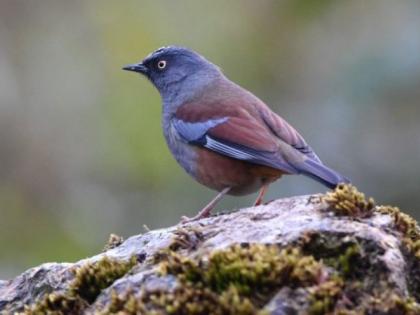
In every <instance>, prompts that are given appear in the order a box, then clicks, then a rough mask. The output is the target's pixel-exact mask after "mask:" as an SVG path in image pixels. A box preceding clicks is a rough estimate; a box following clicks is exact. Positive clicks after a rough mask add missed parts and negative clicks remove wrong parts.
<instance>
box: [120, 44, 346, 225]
mask: <svg viewBox="0 0 420 315" xmlns="http://www.w3.org/2000/svg"><path fill="white" fill-rule="evenodd" d="M123 69H124V70H128V71H134V72H139V73H141V74H142V75H144V76H146V77H147V78H148V79H149V80H150V81H151V82H152V83H153V84H154V86H155V87H156V88H157V89H158V90H159V92H160V95H161V97H162V103H163V111H162V127H163V133H164V135H165V139H166V142H167V144H168V146H169V149H170V150H171V152H172V154H173V155H174V157H175V159H176V160H177V161H178V163H179V164H180V165H181V166H182V167H183V168H184V169H185V171H186V172H187V173H188V174H190V175H191V176H192V177H194V178H195V179H196V180H197V181H198V182H199V183H201V184H203V185H205V186H207V187H209V188H211V189H214V190H217V191H219V194H218V195H217V196H216V197H215V198H214V199H213V200H212V201H211V202H210V203H209V204H208V205H207V206H205V207H204V208H203V209H202V210H201V211H200V212H199V213H198V214H197V215H196V216H195V217H193V218H191V219H190V218H187V217H183V220H184V221H187V220H196V219H199V218H203V217H206V216H208V215H209V214H210V211H211V210H212V209H213V208H214V206H215V205H216V203H217V202H218V201H219V200H220V199H221V198H222V197H223V195H225V194H230V195H246V194H250V193H252V192H255V191H257V190H258V189H260V192H259V194H258V197H257V200H256V201H255V205H259V204H261V203H262V201H263V197H264V194H265V192H266V191H267V187H268V185H269V184H271V183H272V182H274V181H275V180H277V179H279V178H280V177H281V176H282V175H289V174H303V175H306V176H309V177H311V178H312V179H314V180H316V181H318V182H320V183H322V184H324V185H325V186H327V187H329V188H334V187H335V186H336V185H337V184H339V183H342V182H348V180H347V179H346V178H345V177H343V176H342V175H340V174H339V173H337V172H336V171H334V170H332V169H331V168H328V167H327V166H325V165H324V164H323V163H322V162H321V160H320V159H319V158H318V156H317V155H316V154H315V152H314V151H313V150H312V148H311V147H310V146H309V145H308V144H307V143H306V142H305V140H304V139H303V138H302V136H301V135H300V134H299V133H298V132H297V131H296V130H295V129H294V128H293V127H292V126H291V125H289V124H288V123H287V122H286V121H285V120H284V119H283V118H281V117H280V116H278V115H277V114H276V113H274V112H273V111H271V109H270V108H269V107H268V106H267V105H266V104H265V103H264V102H262V101H261V100H260V99H258V98H257V97H256V96H255V95H253V94H252V93H250V92H249V91H247V90H245V89H244V88H242V87H240V86H239V85H237V84H235V83H234V82H232V81H230V80H229V79H228V78H226V76H225V75H224V74H223V73H222V71H221V70H220V69H219V67H217V66H216V65H214V64H213V63H211V62H210V61H208V60H207V59H205V58H204V57H203V56H201V55H200V54H198V53H196V52H194V51H192V50H190V49H187V48H183V47H176V46H168V47H162V48H159V49H157V50H156V51H154V52H152V53H151V54H150V55H148V56H147V57H146V58H145V59H144V60H143V61H141V62H140V63H135V64H130V65H127V66H125V67H124V68H123Z"/></svg>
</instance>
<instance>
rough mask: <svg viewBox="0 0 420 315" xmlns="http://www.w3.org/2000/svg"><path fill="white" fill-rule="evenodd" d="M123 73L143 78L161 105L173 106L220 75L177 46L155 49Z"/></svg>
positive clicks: (198, 58)
mask: <svg viewBox="0 0 420 315" xmlns="http://www.w3.org/2000/svg"><path fill="white" fill-rule="evenodd" d="M123 69H124V70H128V71H135V72H139V73H141V74H142V75H144V76H146V77H147V78H148V79H149V80H150V81H151V82H152V83H153V84H154V86H155V87H156V88H157V89H158V90H159V93H160V94H161V96H162V98H163V101H164V105H165V104H168V103H172V105H174V106H175V103H177V104H180V103H183V102H185V101H187V100H188V99H189V98H191V97H193V96H194V95H196V93H198V92H200V91H201V90H202V89H203V88H204V87H205V86H207V85H208V84H209V83H210V82H212V81H213V80H214V79H216V78H218V77H219V76H220V75H221V72H220V70H219V68H218V67H217V66H215V65H214V64H212V63H211V62H210V61H208V60H206V59H205V58H204V57H203V56H201V55H200V54H198V53H196V52H194V51H192V50H190V49H188V48H183V47H177V46H167V47H162V48H159V49H157V50H155V51H154V52H152V53H151V54H150V55H148V56H147V57H146V58H145V59H144V60H143V61H141V62H139V63H136V64H131V65H127V66H125V67H124V68H123Z"/></svg>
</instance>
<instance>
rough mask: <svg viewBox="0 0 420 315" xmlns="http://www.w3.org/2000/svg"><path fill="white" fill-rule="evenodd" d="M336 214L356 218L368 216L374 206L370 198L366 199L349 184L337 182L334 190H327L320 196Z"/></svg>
mask: <svg viewBox="0 0 420 315" xmlns="http://www.w3.org/2000/svg"><path fill="white" fill-rule="evenodd" d="M321 199H322V201H324V202H325V203H326V204H327V205H328V208H327V209H328V210H332V211H333V212H334V213H335V214H336V215H338V216H350V217H355V218H356V217H357V218H366V217H370V216H371V215H372V214H373V210H374V208H375V201H374V200H373V199H372V198H368V199H366V197H365V195H364V194H363V193H361V192H359V191H358V190H357V188H356V187H354V186H353V185H350V184H339V185H338V186H337V187H336V188H335V190H333V191H331V192H327V193H326V194H325V195H324V196H322V197H321Z"/></svg>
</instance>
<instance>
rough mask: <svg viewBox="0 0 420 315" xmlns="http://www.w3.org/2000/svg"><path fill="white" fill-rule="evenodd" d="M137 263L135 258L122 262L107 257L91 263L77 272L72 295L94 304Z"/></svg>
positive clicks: (71, 291)
mask: <svg viewBox="0 0 420 315" xmlns="http://www.w3.org/2000/svg"><path fill="white" fill-rule="evenodd" d="M135 263H136V260H135V258H132V259H131V260H130V261H127V262H121V261H118V260H114V259H110V258H108V257H107V256H105V257H104V258H102V259H101V260H99V261H98V262H96V263H89V264H86V265H83V266H82V267H80V268H78V269H76V270H75V279H74V280H73V282H72V284H71V285H70V289H69V290H70V295H73V296H80V297H81V298H82V299H84V300H86V301H87V302H88V303H92V302H93V301H94V300H95V299H96V297H97V296H98V295H99V293H101V291H102V290H103V289H105V288H107V287H109V286H110V285H111V284H112V283H113V282H114V281H115V280H117V279H119V278H121V277H122V276H124V275H125V274H126V273H127V272H128V271H129V270H130V269H131V268H132V267H133V266H134V264H135Z"/></svg>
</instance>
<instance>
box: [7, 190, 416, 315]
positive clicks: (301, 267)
mask: <svg viewBox="0 0 420 315" xmlns="http://www.w3.org/2000/svg"><path fill="white" fill-rule="evenodd" d="M419 270H420V230H419V227H418V225H417V223H416V222H415V221H414V220H413V219H412V218H410V217H409V216H408V215H406V214H404V213H402V212H401V211H400V210H399V209H398V208H394V207H390V206H376V205H375V202H374V201H373V199H371V198H369V199H366V198H365V197H364V195H363V194H362V193H360V192H358V191H357V189H356V188H355V187H353V186H349V185H340V186H339V187H337V189H336V190H335V191H332V192H329V193H327V194H325V195H317V196H301V197H292V198H287V199H281V200H277V201H274V202H272V203H270V204H268V205H265V206H260V207H255V208H247V209H242V210H239V211H237V212H234V213H230V214H223V215H218V216H213V217H210V218H207V219H203V220H201V221H197V222H192V223H188V224H185V225H178V226H175V227H171V228H167V229H162V230H157V231H150V232H148V233H146V234H144V235H138V236H133V237H131V238H129V239H127V240H126V241H122V239H121V238H119V237H116V236H112V237H111V239H110V242H109V244H108V246H106V252H104V253H102V254H99V255H98V256H94V257H92V258H88V259H86V260H83V261H80V262H78V263H75V264H44V265H41V266H40V267H36V268H34V269H31V270H29V271H27V272H25V273H24V274H22V275H20V276H18V277H17V278H15V279H13V280H10V281H7V282H1V286H0V310H1V311H2V312H3V313H4V314H13V312H20V314H30V315H37V314H52V315H61V314H155V315H160V314H162V315H164V314H174V315H177V314H179V315H181V314H186V315H190V314H195V315H201V314H220V315H222V314H238V315H248V314H249V315H251V314H257V315H261V314H314V315H317V314H420V305H419V302H420V271H419ZM3 313H2V314H3Z"/></svg>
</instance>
